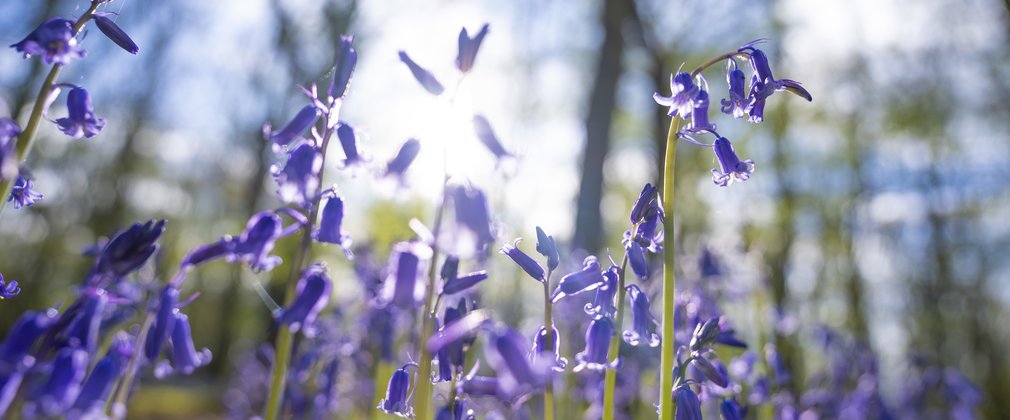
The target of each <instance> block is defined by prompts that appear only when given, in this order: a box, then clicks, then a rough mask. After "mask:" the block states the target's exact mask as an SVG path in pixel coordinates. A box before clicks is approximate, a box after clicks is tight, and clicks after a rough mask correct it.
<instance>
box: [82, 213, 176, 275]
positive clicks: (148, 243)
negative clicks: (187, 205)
mask: <svg viewBox="0 0 1010 420" xmlns="http://www.w3.org/2000/svg"><path fill="white" fill-rule="evenodd" d="M164 232H165V220H157V221H155V220H150V221H148V222H146V223H144V224H140V223H134V224H133V225H132V226H130V227H129V228H127V229H126V230H124V231H122V232H119V233H118V234H116V237H115V238H112V240H111V241H109V243H108V244H106V245H105V247H104V248H103V249H102V254H101V255H100V256H99V257H98V261H97V262H96V263H95V270H96V271H97V272H98V273H108V274H112V275H115V276H125V275H127V274H129V273H132V272H133V271H135V270H137V269H138V268H140V266H142V265H144V263H145V262H147V260H148V259H149V258H151V255H154V252H155V251H156V250H157V249H158V245H157V243H156V242H157V241H158V239H159V238H161V235H162V234H163V233H164Z"/></svg>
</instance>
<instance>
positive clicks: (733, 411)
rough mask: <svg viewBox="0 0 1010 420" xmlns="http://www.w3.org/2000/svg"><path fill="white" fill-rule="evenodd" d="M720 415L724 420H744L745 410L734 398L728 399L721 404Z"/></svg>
mask: <svg viewBox="0 0 1010 420" xmlns="http://www.w3.org/2000/svg"><path fill="white" fill-rule="evenodd" d="M719 413H720V414H722V419H723V420H743V416H744V413H745V410H744V409H743V408H742V407H740V404H738V403H737V402H736V400H734V399H732V398H726V399H724V400H722V403H721V404H719Z"/></svg>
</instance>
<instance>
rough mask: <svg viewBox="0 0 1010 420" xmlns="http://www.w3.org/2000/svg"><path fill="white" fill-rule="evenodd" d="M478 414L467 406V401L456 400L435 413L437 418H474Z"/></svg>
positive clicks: (460, 419)
mask: <svg viewBox="0 0 1010 420" xmlns="http://www.w3.org/2000/svg"><path fill="white" fill-rule="evenodd" d="M476 418H477V416H476V415H475V414H474V412H473V410H472V409H469V408H467V406H466V401H464V400H456V401H453V403H452V405H451V406H450V405H448V404H446V405H445V406H443V407H442V408H440V409H438V412H437V413H435V420H474V419H476Z"/></svg>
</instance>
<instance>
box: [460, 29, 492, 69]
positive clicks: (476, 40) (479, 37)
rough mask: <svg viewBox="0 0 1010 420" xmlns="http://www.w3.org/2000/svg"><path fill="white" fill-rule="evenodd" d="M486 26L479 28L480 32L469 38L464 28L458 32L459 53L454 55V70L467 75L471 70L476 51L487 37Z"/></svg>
mask: <svg viewBox="0 0 1010 420" xmlns="http://www.w3.org/2000/svg"><path fill="white" fill-rule="evenodd" d="M487 31H488V24H486V23H485V24H484V25H483V26H481V27H480V31H478V32H477V34H476V35H474V37H473V38H470V34H469V33H467V32H466V28H463V29H461V30H460V31H459V52H458V53H457V55H456V68H457V69H459V71H461V72H463V73H467V72H469V71H470V69H471V68H473V62H474V59H475V58H477V50H479V49H480V44H481V42H483V41H484V37H485V36H487Z"/></svg>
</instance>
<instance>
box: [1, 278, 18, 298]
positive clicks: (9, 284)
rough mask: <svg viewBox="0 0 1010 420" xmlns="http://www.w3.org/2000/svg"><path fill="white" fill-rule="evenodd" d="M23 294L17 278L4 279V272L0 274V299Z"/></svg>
mask: <svg viewBox="0 0 1010 420" xmlns="http://www.w3.org/2000/svg"><path fill="white" fill-rule="evenodd" d="M19 294H21V287H19V286H18V281H17V280H10V281H4V276H3V274H0V300H4V299H10V298H13V297H15V296H17V295H19Z"/></svg>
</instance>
